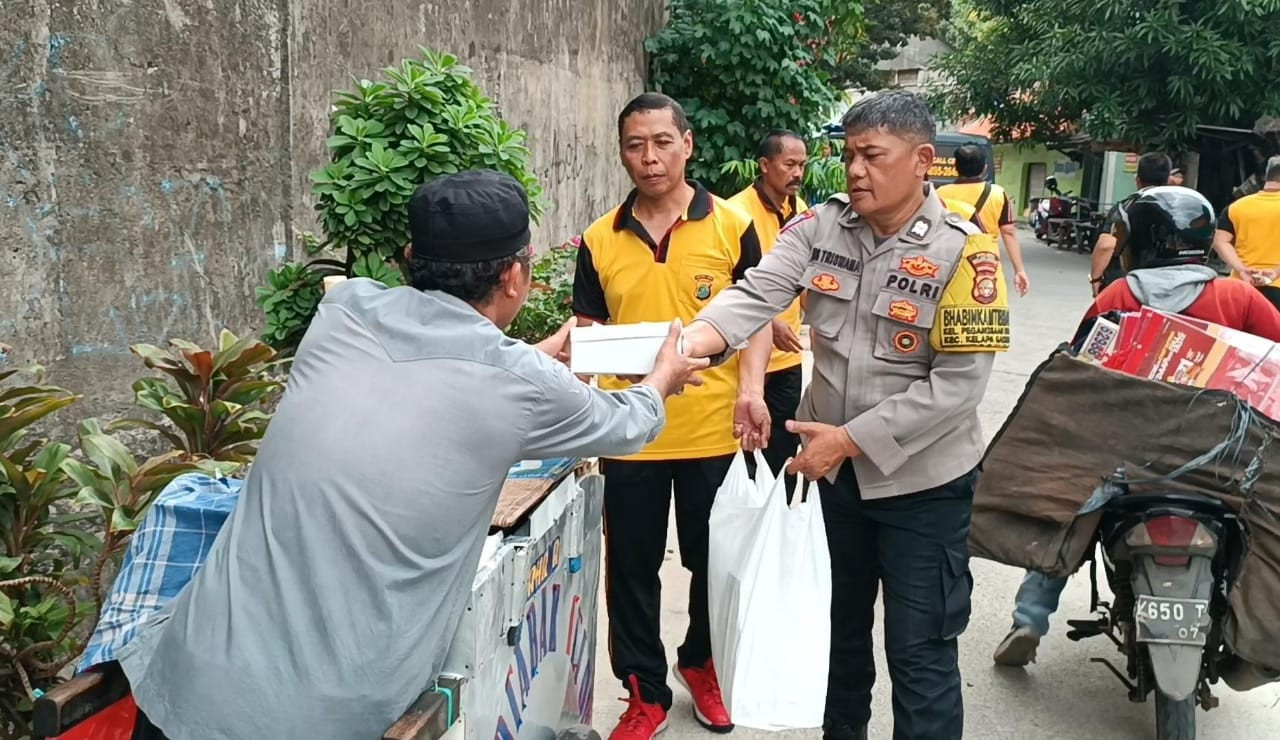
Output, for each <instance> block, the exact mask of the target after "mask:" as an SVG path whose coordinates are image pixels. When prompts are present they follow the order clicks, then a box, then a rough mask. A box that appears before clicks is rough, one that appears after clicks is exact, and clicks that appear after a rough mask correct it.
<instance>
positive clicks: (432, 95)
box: [258, 49, 545, 350]
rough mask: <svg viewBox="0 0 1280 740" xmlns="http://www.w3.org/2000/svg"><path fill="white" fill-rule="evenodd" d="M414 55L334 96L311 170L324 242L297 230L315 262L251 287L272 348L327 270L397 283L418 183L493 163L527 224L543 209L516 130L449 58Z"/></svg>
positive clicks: (299, 321) (290, 338) (288, 337)
mask: <svg viewBox="0 0 1280 740" xmlns="http://www.w3.org/2000/svg"><path fill="white" fill-rule="evenodd" d="M421 52H422V54H421V57H420V58H416V59H406V60H404V61H403V62H402V63H401V64H400V66H399V67H388V68H386V69H385V70H383V75H382V79H381V80H379V81H377V82H373V81H369V80H359V81H357V82H356V86H355V89H354V90H352V91H350V92H341V93H338V94H337V96H336V97H337V99H336V102H335V104H334V110H333V113H332V114H331V116H330V122H331V125H332V135H331V136H330V137H329V138H328V140H327V141H326V146H327V147H328V149H329V152H330V155H331V161H330V163H329V164H328V165H326V166H325V167H323V168H321V169H319V170H317V171H316V172H313V173H312V174H311V180H312V183H313V187H312V193H314V194H315V195H316V198H317V200H316V210H317V211H319V213H320V222H321V226H322V228H323V229H324V233H325V240H324V241H323V242H320V241H318V240H316V239H314V238H310V237H309V236H304V239H307V242H306V245H305V251H306V253H307V256H308V257H317V259H313V260H312V261H310V262H307V263H305V264H302V265H293V264H286V265H283V266H281V268H280V269H278V270H276V271H274V272H273V273H272V274H271V275H270V277H269V279H268V284H267V285H266V286H264V287H262V288H260V289H259V290H258V303H259V305H260V306H261V307H262V309H263V311H264V312H265V314H266V318H267V321H266V327H267V328H266V330H265V331H264V332H263V335H262V338H263V340H264V341H266V342H269V343H270V344H271V345H272V346H274V347H276V348H277V349H281V350H291V349H293V348H294V347H296V346H297V343H298V341H299V340H300V339H301V338H302V335H303V333H305V331H306V328H307V326H308V324H309V323H310V321H311V317H312V316H313V315H314V314H315V309H316V305H317V304H318V303H319V302H320V298H321V296H322V292H323V291H322V289H321V284H322V280H323V278H324V277H325V276H326V275H345V276H347V277H367V278H372V279H374V280H378V281H380V282H382V283H385V284H387V285H399V284H401V283H402V282H403V278H402V274H401V272H400V269H399V267H398V262H399V261H400V259H401V255H402V252H403V250H404V247H405V245H407V244H408V243H409V214H408V203H409V199H410V197H411V196H412V195H413V192H414V190H415V189H417V187H418V186H419V185H421V184H422V183H424V182H426V181H428V180H430V179H432V178H434V177H436V176H438V175H443V174H449V173H455V172H461V171H464V170H470V169H481V168H488V169H494V170H499V171H501V172H506V173H507V174H509V175H511V176H512V177H514V178H516V180H518V181H519V182H520V183H521V184H522V185H523V186H524V188H525V190H526V192H527V193H528V195H529V202H530V209H531V211H532V215H533V218H534V220H535V221H536V220H537V219H538V218H539V217H540V216H541V214H542V212H543V209H544V207H545V206H544V203H543V199H542V188H541V187H540V186H539V184H538V181H537V179H536V178H535V177H534V175H533V172H532V170H531V168H530V166H529V157H530V153H529V149H528V147H527V146H526V145H525V134H524V132H522V131H518V130H515V129H512V128H511V127H510V126H509V125H507V123H506V122H505V121H503V120H502V119H501V118H500V117H499V114H498V110H497V108H496V106H495V105H494V104H493V101H492V100H490V99H489V98H487V97H485V95H484V92H483V91H482V90H481V89H480V88H479V87H478V86H477V85H476V84H475V82H474V81H472V79H471V69H469V68H468V67H466V66H463V65H462V64H460V63H459V61H458V58H457V57H455V56H453V55H451V54H442V53H437V52H434V51H431V50H428V49H422V50H421ZM326 253H328V255H329V256H327V257H318V256H319V255H324V254H326Z"/></svg>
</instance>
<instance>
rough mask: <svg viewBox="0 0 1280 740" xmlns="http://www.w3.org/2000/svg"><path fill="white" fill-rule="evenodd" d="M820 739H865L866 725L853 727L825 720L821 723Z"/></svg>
mask: <svg viewBox="0 0 1280 740" xmlns="http://www.w3.org/2000/svg"><path fill="white" fill-rule="evenodd" d="M822 740H867V726H866V725H862V726H861V727H858V728H857V729H854V728H853V727H851V726H850V725H847V724H845V723H843V722H838V721H832V720H827V721H826V722H823V723H822Z"/></svg>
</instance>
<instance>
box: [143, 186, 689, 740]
mask: <svg viewBox="0 0 1280 740" xmlns="http://www.w3.org/2000/svg"><path fill="white" fill-rule="evenodd" d="M409 208H410V224H411V229H412V237H413V246H412V248H411V249H410V250H409V251H408V252H407V254H406V256H407V258H408V260H407V261H408V273H409V279H410V283H411V285H412V287H407V286H406V287H399V288H387V287H385V286H383V285H381V284H380V283H377V282H374V281H372V280H367V279H359V278H357V279H354V280H349V281H346V282H344V283H341V284H339V285H338V286H336V287H335V288H334V289H332V290H331V291H330V292H329V293H328V294H327V295H326V296H325V298H324V300H323V302H322V303H321V305H320V309H319V312H318V313H317V314H316V317H315V320H314V322H313V323H312V324H311V327H310V329H309V330H308V331H307V334H306V336H305V337H304V338H303V340H302V343H301V345H300V346H299V348H298V353H297V357H296V359H295V360H294V363H293V369H292V373H291V375H290V378H289V389H288V392H286V393H285V396H284V398H283V399H282V400H281V402H280V406H279V408H278V409H277V411H276V413H275V417H274V418H273V420H272V422H271V426H270V428H269V429H268V430H267V434H266V437H265V438H264V439H263V441H262V446H261V450H260V452H259V454H258V457H257V459H256V461H255V463H254V466H253V472H252V474H251V475H250V477H249V479H248V481H247V482H246V484H245V486H244V489H243V492H242V493H241V499H240V502H239V504H238V506H237V507H236V510H235V512H234V513H233V514H232V516H231V518H230V520H229V521H228V522H227V524H226V526H225V528H224V531H222V532H220V533H219V535H218V539H217V542H216V544H214V546H213V549H212V550H211V552H210V553H209V558H208V560H207V561H206V562H205V564H204V565H203V566H202V567H201V569H200V570H199V571H198V572H197V574H196V575H195V577H194V578H193V579H192V581H191V582H190V583H189V584H188V585H187V586H186V588H185V589H184V590H183V591H182V592H181V594H180V595H179V596H178V597H177V598H176V599H175V600H174V601H173V602H172V603H171V604H170V605H168V606H167V607H166V608H165V609H164V610H163V611H161V612H159V613H158V614H157V615H156V616H153V617H152V618H151V619H150V620H149V621H148V622H147V623H146V624H145V625H144V626H143V628H142V629H141V631H140V633H139V634H138V636H137V637H136V638H135V639H134V640H133V642H131V643H129V644H128V645H127V646H126V647H125V648H124V649H123V650H122V651H121V652H120V654H119V655H120V662H121V665H122V666H123V668H124V671H125V674H126V675H127V676H128V678H129V681H130V683H131V685H132V688H133V695H134V698H135V700H136V701H137V704H138V706H139V708H140V709H141V711H142V712H143V713H144V715H145V716H144V717H143V719H142V720H141V722H140V724H141V725H142V727H143V728H145V729H144V730H142V735H141V736H142V737H166V736H167V737H169V738H173V739H174V740H197V739H198V740H207V739H209V738H275V739H286V738H298V740H303V739H306V740H314V739H316V738H332V739H333V740H350V738H374V737H381V736H382V733H383V731H384V730H385V729H386V728H387V727H389V726H390V725H391V724H392V723H393V722H394V721H395V720H396V718H397V717H398V716H399V715H400V714H401V713H402V712H403V711H404V710H405V708H406V707H407V706H408V705H409V704H410V703H411V702H412V701H413V700H414V699H415V698H416V697H417V696H418V694H419V693H420V692H421V691H422V690H424V689H425V688H426V686H427V684H429V683H430V681H431V679H432V678H433V677H434V676H435V675H436V674H437V673H438V672H439V669H440V667H441V664H442V662H443V660H444V658H445V654H446V650H447V648H448V645H449V642H450V640H451V638H452V636H453V634H454V632H455V629H456V627H457V624H458V620H459V618H460V616H461V614H462V611H463V609H464V607H465V605H466V601H467V595H468V591H469V589H470V585H471V582H472V580H473V579H474V577H475V572H476V566H477V564H478V561H479V558H480V553H481V549H482V546H483V542H484V538H485V535H486V534H487V533H488V530H489V521H490V518H491V517H492V515H493V510H494V507H495V506H496V504H497V501H498V495H499V492H500V490H501V488H502V484H503V481H504V480H505V478H506V474H507V471H508V469H509V468H510V467H511V465H513V464H514V463H516V462H517V461H519V460H522V459H542V458H548V457H559V456H567V457H586V456H604V455H625V454H629V453H633V452H636V451H637V450H639V449H641V447H643V446H644V445H645V444H646V443H647V442H649V441H650V440H653V439H654V438H656V437H657V435H658V433H659V432H660V431H661V429H662V427H663V425H664V423H665V418H666V417H665V412H664V409H663V402H664V400H665V398H666V397H667V396H668V395H670V394H672V393H674V392H676V391H678V390H679V389H680V388H682V387H683V386H684V384H685V383H686V382H687V381H688V380H689V378H690V375H691V373H692V372H694V371H695V370H696V369H699V368H701V367H704V366H705V365H706V363H705V362H702V361H697V360H690V359H688V358H685V357H683V356H681V355H680V354H679V353H678V352H677V351H676V349H675V344H676V339H677V337H678V335H679V331H680V329H679V326H678V325H676V324H673V326H672V330H671V335H670V337H669V338H668V341H667V343H666V345H665V346H664V348H663V350H662V353H661V354H660V355H659V358H658V363H657V367H655V369H654V371H653V373H652V374H651V375H649V377H647V378H645V379H644V380H643V381H642V382H641V383H640V384H638V385H636V386H634V387H631V388H628V389H626V390H620V391H613V392H610V391H601V390H597V389H593V388H591V387H589V386H588V385H586V384H584V383H582V382H580V381H579V380H578V379H577V378H575V377H574V376H573V375H572V374H570V372H569V370H568V369H567V368H566V367H564V366H563V365H562V364H560V363H558V362H556V361H555V360H554V359H552V357H551V355H556V354H558V353H559V352H560V351H561V350H562V349H563V345H564V341H565V337H566V336H567V334H568V331H567V328H566V329H565V330H562V331H561V332H560V333H559V334H558V335H557V336H556V337H554V338H552V339H551V340H548V341H547V342H544V343H543V344H542V345H540V346H539V347H537V348H534V347H531V346H529V345H527V344H524V343H522V342H518V341H515V340H512V339H510V338H508V337H506V336H504V335H503V334H502V327H505V326H506V325H507V324H508V323H509V322H510V321H511V320H512V318H513V317H514V316H515V315H516V312H517V311H518V310H519V309H520V306H521V304H522V303H523V302H524V300H525V297H526V296H527V295H528V292H529V283H530V279H529V277H530V276H529V256H528V254H529V253H528V248H529V211H528V203H527V200H526V196H525V193H524V190H523V189H522V188H521V187H520V185H519V184H517V182H516V181H515V180H514V179H512V178H510V177H509V176H507V175H502V174H499V173H496V172H492V171H483V170H482V171H474V172H463V173H460V174H457V175H451V176H447V177H441V178H438V179H436V180H433V181H431V182H429V183H427V184H426V185H424V186H422V187H421V188H419V190H418V192H417V193H416V194H415V195H414V197H413V200H412V201H411V202H410V206H409ZM282 692H283V693H282ZM157 728H158V729H157ZM161 732H162V733H163V734H160V733H161ZM148 733H149V734H148ZM135 737H138V735H135Z"/></svg>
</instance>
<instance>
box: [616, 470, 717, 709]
mask: <svg viewBox="0 0 1280 740" xmlns="http://www.w3.org/2000/svg"><path fill="white" fill-rule="evenodd" d="M732 460H733V456H732V455H724V456H721V457H712V458H704V459H699V460H674V461H632V460H605V461H603V462H602V463H601V470H602V472H603V473H604V476H605V478H604V481H605V483H604V529H605V538H604V550H605V579H606V581H605V603H606V609H607V610H608V614H609V657H610V660H611V662H612V663H613V673H614V675H615V676H617V677H618V679H619V680H621V681H622V684H623V686H628V687H629V685H628V679H629V677H630V676H635V677H636V679H637V680H638V682H639V684H640V696H641V697H642V698H643V699H644V701H646V702H651V703H652V702H656V703H658V704H661V705H662V706H663V707H664V708H667V709H669V708H670V707H671V687H670V686H668V685H667V657H666V650H665V649H664V648H663V645H662V634H661V632H660V619H659V617H660V615H661V613H662V584H661V582H660V581H659V578H658V570H659V569H660V568H661V567H662V561H663V559H664V558H665V556H666V550H667V518H668V514H669V513H670V511H671V497H672V489H673V488H674V491H675V505H676V533H677V535H678V537H679V541H680V562H681V563H682V564H683V565H684V567H685V569H686V570H688V571H689V572H690V573H692V574H693V579H692V582H691V583H690V584H689V630H688V632H686V633H685V639H684V644H683V645H681V646H680V648H679V650H678V652H677V659H678V661H679V663H680V665H681V666H685V667H689V666H701V665H704V664H705V663H706V662H707V661H708V660H710V659H711V625H710V618H709V616H708V614H707V529H708V527H707V520H708V518H709V517H710V516H711V504H712V502H713V501H714V500H715V496H716V491H717V490H718V489H719V488H720V484H721V483H722V482H723V481H724V476H725V473H727V472H728V471H729V463H730V462H731V461H732Z"/></svg>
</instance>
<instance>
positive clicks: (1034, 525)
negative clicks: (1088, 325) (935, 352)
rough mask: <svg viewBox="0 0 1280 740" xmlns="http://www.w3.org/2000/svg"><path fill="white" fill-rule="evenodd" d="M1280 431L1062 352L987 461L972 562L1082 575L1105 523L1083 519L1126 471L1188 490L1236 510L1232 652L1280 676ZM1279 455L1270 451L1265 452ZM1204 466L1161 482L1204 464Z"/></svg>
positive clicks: (1042, 371)
mask: <svg viewBox="0 0 1280 740" xmlns="http://www.w3.org/2000/svg"><path fill="white" fill-rule="evenodd" d="M1277 437H1280V425H1277V424H1276V423H1275V422H1273V421H1271V420H1269V419H1267V418H1266V417H1264V416H1262V415H1261V414H1258V413H1256V412H1254V411H1253V410H1252V409H1250V407H1249V406H1248V405H1247V404H1245V403H1243V402H1242V401H1240V400H1239V399H1237V398H1236V397H1235V396H1234V395H1232V394H1230V393H1228V392H1225V391H1217V390H1201V389H1198V388H1189V387H1186V386H1179V385H1173V384H1169V383H1162V382H1156V381H1151V380H1146V379H1142V378H1137V377H1133V376H1130V375H1124V374H1122V373H1117V372H1114V371H1111V370H1107V369H1104V368H1101V367H1097V366H1095V365H1091V364H1088V363H1086V362H1083V361H1081V360H1078V359H1075V358H1074V357H1072V356H1071V355H1070V354H1068V353H1066V352H1058V353H1055V354H1054V355H1053V356H1051V357H1050V358H1049V360H1048V361H1047V362H1045V363H1044V364H1043V365H1041V366H1040V367H1039V368H1038V369H1037V370H1036V372H1035V373H1034V374H1033V375H1032V376H1031V379H1030V380H1029V381H1028V383H1027V386H1026V390H1025V391H1024V392H1023V395H1022V398H1021V399H1020V400H1019V401H1018V404H1017V406H1016V407H1015V408H1014V410H1013V412H1012V413H1011V414H1010V416H1009V419H1008V420H1007V421H1006V422H1005V424H1004V426H1003V427H1002V428H1001V430H1000V431H999V432H998V433H997V434H996V437H995V439H993V440H992V442H991V444H990V445H989V447H988V448H987V453H986V457H985V458H984V460H983V462H982V476H981V477H980V479H979V483H978V489H977V492H976V495H975V497H974V506H973V525H972V529H971V533H970V537H969V544H970V547H971V549H972V552H973V554H974V555H975V556H978V557H982V558H987V559H989V560H995V561H997V562H1000V563H1005V564H1007V565H1013V566H1017V567H1021V568H1026V569H1029V570H1036V571H1040V572H1042V573H1047V574H1049V575H1055V576H1062V575H1067V574H1070V573H1072V572H1074V571H1075V570H1076V569H1077V568H1078V567H1079V566H1080V565H1081V563H1083V562H1084V561H1085V560H1086V559H1087V557H1088V555H1089V551H1090V546H1091V544H1092V542H1093V537H1094V534H1095V531H1096V529H1097V526H1098V520H1099V516H1100V515H1099V514H1098V513H1097V512H1096V511H1094V512H1092V513H1086V514H1080V512H1081V509H1082V508H1083V507H1084V506H1085V504H1086V502H1089V501H1090V498H1091V497H1092V496H1093V494H1094V491H1095V489H1096V488H1097V487H1098V486H1099V484H1100V483H1101V482H1102V479H1103V478H1104V477H1106V476H1109V475H1110V474H1111V473H1113V472H1114V471H1115V470H1116V469H1117V468H1120V467H1123V468H1125V471H1126V477H1127V478H1129V479H1130V480H1134V481H1152V482H1151V483H1148V484H1146V485H1144V484H1142V483H1135V484H1134V485H1133V490H1134V491H1135V492H1141V491H1144V490H1152V489H1154V488H1161V489H1164V490H1170V489H1185V490H1192V491H1198V492H1201V493H1206V494H1209V495H1212V496H1214V497H1216V498H1218V499H1220V500H1222V501H1223V502H1225V503H1226V504H1228V505H1229V506H1230V507H1231V509H1232V510H1233V511H1235V512H1237V513H1238V514H1239V515H1240V517H1241V519H1242V520H1243V522H1244V524H1245V526H1246V530H1247V533H1248V535H1247V544H1246V555H1245V557H1244V562H1243V565H1242V567H1241V569H1240V571H1239V575H1238V577H1237V578H1236V581H1235V583H1234V584H1232V586H1231V591H1230V607H1231V614H1230V615H1229V616H1228V619H1227V621H1226V624H1225V637H1226V641H1227V644H1228V646H1229V647H1230V648H1231V649H1232V650H1233V651H1234V652H1235V653H1236V654H1237V655H1239V656H1240V657H1242V658H1244V659H1245V660H1247V661H1250V662H1252V663H1258V664H1261V665H1265V666H1271V667H1280V639H1276V630H1275V625H1277V624H1280V445H1277V446H1275V447H1274V448H1271V449H1268V448H1269V447H1270V446H1271V443H1272V442H1273V441H1274V440H1275V439H1276V438H1277ZM1268 453H1270V454H1268ZM1206 457H1207V458H1208V459H1205V460H1203V461H1202V462H1203V464H1201V465H1200V466H1199V467H1198V468H1196V469H1194V470H1191V471H1187V472H1184V473H1182V474H1180V475H1178V476H1177V478H1176V479H1175V480H1172V481H1162V482H1158V483H1157V482H1154V481H1155V480H1156V479H1158V478H1162V477H1164V476H1167V475H1169V474H1170V473H1173V472H1175V471H1178V470H1179V469H1180V468H1182V467H1183V466H1185V465H1186V463H1188V462H1191V461H1193V460H1196V459H1197V458H1206Z"/></svg>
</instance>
